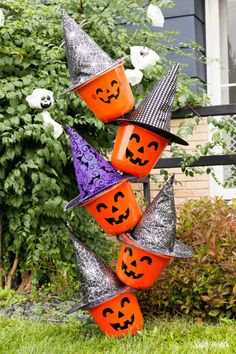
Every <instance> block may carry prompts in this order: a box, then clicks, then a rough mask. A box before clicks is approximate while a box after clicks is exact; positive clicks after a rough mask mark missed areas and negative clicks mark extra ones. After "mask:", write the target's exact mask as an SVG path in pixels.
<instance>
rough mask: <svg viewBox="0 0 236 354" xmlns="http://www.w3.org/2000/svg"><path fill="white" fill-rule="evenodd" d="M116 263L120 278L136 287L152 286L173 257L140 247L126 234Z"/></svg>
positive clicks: (146, 287)
mask: <svg viewBox="0 0 236 354" xmlns="http://www.w3.org/2000/svg"><path fill="white" fill-rule="evenodd" d="M122 238H123V240H126V241H128V244H126V243H122V246H121V249H120V253H119V256H118V260H117V264H116V274H117V276H118V278H119V279H120V280H121V281H122V282H123V283H125V284H126V285H128V286H131V287H132V288H135V289H148V288H150V287H151V286H152V285H153V284H154V282H155V281H156V279H157V278H158V276H159V275H160V274H161V272H162V271H163V269H164V268H165V266H166V265H167V263H168V262H169V260H170V258H171V257H168V256H164V255H160V254H154V253H152V252H148V251H147V250H145V249H143V248H140V247H138V244H136V242H134V241H132V240H130V239H129V238H128V236H127V235H126V234H124V235H123V236H122ZM133 245H134V246H133Z"/></svg>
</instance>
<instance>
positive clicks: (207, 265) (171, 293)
mask: <svg viewBox="0 0 236 354" xmlns="http://www.w3.org/2000/svg"><path fill="white" fill-rule="evenodd" d="M177 237H178V238H179V239H181V240H182V241H183V242H185V243H187V244H188V245H189V246H191V247H192V249H193V250H194V252H195V256H194V257H193V258H192V259H182V260H181V259H175V260H173V261H172V262H171V263H170V264H169V266H167V267H166V269H165V270H164V271H163V273H162V275H161V276H160V277H159V279H158V280H157V282H156V283H155V284H154V286H153V287H152V288H151V289H148V290H146V291H144V292H143V293H140V300H141V305H142V307H143V309H144V310H145V311H149V312H153V313H159V314H160V313H161V312H167V313H170V314H172V315H173V314H191V315H193V316H197V317H202V318H208V319H209V318H222V317H227V318H234V317H236V207H235V206H234V205H230V204H228V203H227V202H226V201H223V200H221V199H218V198H216V199H209V198H202V199H200V200H196V201H194V200H192V201H189V202H186V203H185V204H184V205H183V206H182V207H181V208H180V213H179V218H178V230H177Z"/></svg>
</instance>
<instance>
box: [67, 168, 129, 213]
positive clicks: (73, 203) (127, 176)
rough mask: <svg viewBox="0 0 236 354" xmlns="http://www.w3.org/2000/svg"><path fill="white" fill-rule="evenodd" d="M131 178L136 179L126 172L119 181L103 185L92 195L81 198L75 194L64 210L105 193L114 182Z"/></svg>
mask: <svg viewBox="0 0 236 354" xmlns="http://www.w3.org/2000/svg"><path fill="white" fill-rule="evenodd" d="M132 179H136V177H135V176H130V175H128V174H124V175H121V178H120V181H119V182H117V181H115V182H114V183H111V184H110V185H109V186H108V187H104V188H102V189H100V191H99V193H94V194H93V195H90V196H89V198H85V199H84V198H81V196H80V195H77V197H75V198H74V199H72V200H71V201H69V203H67V204H66V205H65V207H64V211H69V210H71V209H73V208H74V207H76V206H78V205H81V204H84V203H87V202H89V201H90V200H92V199H93V198H96V197H99V196H100V195H102V194H103V193H105V192H106V191H108V190H109V189H110V188H112V187H114V186H115V185H116V184H119V183H120V182H122V181H126V180H127V181H128V180H132Z"/></svg>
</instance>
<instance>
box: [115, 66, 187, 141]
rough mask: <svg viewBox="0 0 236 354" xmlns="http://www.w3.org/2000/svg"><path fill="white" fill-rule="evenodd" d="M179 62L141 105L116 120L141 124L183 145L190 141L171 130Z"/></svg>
mask: <svg viewBox="0 0 236 354" xmlns="http://www.w3.org/2000/svg"><path fill="white" fill-rule="evenodd" d="M178 69H179V64H175V65H174V66H173V67H172V68H171V69H170V70H169V71H168V73H167V74H166V76H164V77H163V79H162V80H161V81H159V82H158V83H157V84H156V86H154V88H153V89H152V91H151V92H150V93H149V94H148V96H147V97H146V98H145V99H144V101H143V102H142V103H141V104H140V105H139V107H138V108H137V109H135V110H133V111H132V112H131V113H129V114H127V115H126V116H124V117H122V118H118V119H116V121H115V122H117V123H122V122H127V123H131V124H136V125H139V126H141V127H143V128H145V129H147V130H151V131H153V132H154V133H156V134H159V135H161V136H163V137H164V138H166V139H168V140H169V141H171V142H175V143H177V144H181V145H188V143H187V142H186V141H185V140H183V139H181V138H180V137H178V136H177V135H174V134H172V133H171V132H170V118H171V108H172V104H173V101H174V97H175V92H176V85H177V74H178Z"/></svg>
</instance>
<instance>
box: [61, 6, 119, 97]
mask: <svg viewBox="0 0 236 354" xmlns="http://www.w3.org/2000/svg"><path fill="white" fill-rule="evenodd" d="M61 12H62V20H63V27H64V37H65V46H66V51H67V62H68V68H69V71H70V79H71V82H72V85H71V86H70V87H69V88H68V89H67V90H66V92H68V91H72V90H74V89H75V88H76V87H78V86H80V85H82V84H85V83H86V82H88V81H89V80H91V79H94V78H95V77H96V76H98V75H100V74H102V73H103V72H105V71H107V70H109V69H111V68H112V67H114V66H116V65H117V64H118V63H121V62H123V61H124V58H121V59H118V60H116V61H115V60H112V59H111V58H110V57H109V55H108V54H107V53H105V52H104V51H103V50H102V49H101V48H100V47H99V46H98V45H97V43H95V42H94V40H93V39H92V38H91V37H90V36H89V35H88V34H87V33H85V32H84V31H83V30H82V28H81V27H80V26H79V25H78V24H77V23H76V22H75V21H74V20H73V19H72V18H71V17H70V16H69V15H68V14H67V12H66V11H65V10H64V9H61Z"/></svg>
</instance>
